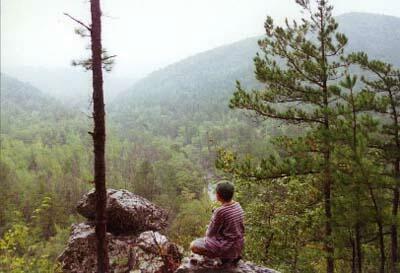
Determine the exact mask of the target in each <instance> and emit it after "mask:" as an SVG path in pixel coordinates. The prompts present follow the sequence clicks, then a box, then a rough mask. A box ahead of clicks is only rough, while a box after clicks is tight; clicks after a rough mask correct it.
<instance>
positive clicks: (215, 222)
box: [206, 209, 223, 237]
mask: <svg viewBox="0 0 400 273" xmlns="http://www.w3.org/2000/svg"><path fill="white" fill-rule="evenodd" d="M218 212H219V210H218V209H217V210H215V212H214V213H213V215H212V217H211V221H210V224H209V225H208V228H207V232H206V236H207V237H213V236H215V235H217V234H218V232H219V230H220V229H221V228H222V224H223V218H222V217H221V215H220V214H219V213H218Z"/></svg>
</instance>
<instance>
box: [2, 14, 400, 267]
mask: <svg viewBox="0 0 400 273" xmlns="http://www.w3.org/2000/svg"><path fill="white" fill-rule="evenodd" d="M337 21H338V23H339V30H340V31H343V32H344V33H345V34H346V35H347V37H348V39H349V45H348V46H347V47H346V53H351V52H353V51H365V52H366V53H367V54H368V56H369V58H370V59H380V60H383V61H387V62H390V63H391V64H393V65H394V66H395V67H400V54H399V51H398V49H399V48H400V18H397V17H391V16H384V15H375V14H364V13H349V14H344V15H341V16H339V17H337ZM262 38H264V36H260V37H255V38H250V39H246V40H243V41H239V42H237V43H234V44H231V45H226V46H223V47H219V48H216V49H213V50H210V51H206V52H203V53H200V54H197V55H195V56H192V57H189V58H187V59H185V60H183V61H181V62H178V63H175V64H172V65H170V66H168V67H166V68H163V69H160V70H158V71H155V72H153V73H151V74H150V75H149V76H147V77H145V78H143V79H141V80H139V81H137V82H136V83H134V84H133V85H132V87H131V88H129V89H128V90H126V91H125V92H124V93H122V94H120V95H119V96H117V97H116V98H115V99H114V100H112V101H110V102H106V111H107V141H106V145H107V146H106V147H107V150H106V151H107V152H106V157H107V158H106V160H107V186H108V187H110V188H113V187H114V188H125V189H128V190H130V191H132V192H135V193H137V194H139V195H142V196H144V197H146V198H148V199H149V200H151V201H153V202H155V203H156V204H159V205H161V206H163V207H164V208H166V209H167V210H168V211H169V214H170V218H169V221H170V228H169V230H168V233H169V235H170V236H171V239H173V240H175V241H176V242H177V243H179V244H181V245H183V246H184V247H186V248H187V247H188V244H189V242H190V241H191V240H192V239H194V238H195V237H197V236H202V235H203V233H204V227H205V225H206V224H207V223H208V220H209V217H210V214H211V209H212V207H213V206H215V204H214V203H213V200H210V193H211V192H212V186H213V183H214V182H215V181H217V180H218V179H220V178H228V179H233V180H234V181H235V183H236V185H237V188H238V194H237V199H238V200H239V201H240V202H241V203H242V206H243V207H244V208H245V210H246V213H247V223H246V225H247V226H246V227H247V232H248V233H247V234H248V235H247V238H246V240H247V248H246V252H245V256H246V258H248V259H251V260H254V261H256V262H258V263H261V264H266V265H269V266H271V267H274V268H276V269H280V270H282V272H310V273H311V272H323V270H324V269H325V267H324V266H325V261H324V260H323V258H324V255H325V253H324V252H323V248H324V246H323V245H322V244H321V243H320V242H322V241H324V240H325V238H323V236H322V234H323V228H321V227H322V226H323V222H324V219H325V218H324V216H323V215H322V211H323V205H322V203H321V200H322V194H321V192H320V191H319V190H318V189H319V188H318V187H320V185H319V184H318V183H319V182H318V181H317V180H318V179H316V178H315V177H306V178H304V179H303V178H302V177H295V178H294V179H289V180H285V179H282V180H279V179H278V180H268V179H263V178H262V177H261V178H260V177H257V175H259V176H260V175H264V174H265V173H264V172H263V171H270V172H276V171H277V169H279V167H280V166H281V165H279V162H280V161H279V160H280V157H281V156H282V157H283V156H285V155H290V154H291V153H293V161H290V160H289V161H290V162H289V163H291V164H292V165H290V166H291V167H292V169H291V171H293V170H296V171H298V168H299V166H301V167H304V168H306V167H309V165H307V164H308V163H309V162H305V163H304V162H302V163H301V164H302V165H300V163H299V162H300V159H301V158H304V157H306V158H307V156H308V155H306V152H305V151H304V149H305V148H304V147H306V145H311V146H312V148H316V149H317V148H319V147H318V144H315V143H317V142H315V143H314V142H313V141H314V139H309V140H307V141H308V142H306V144H304V143H300V142H296V141H293V142H290V141H289V142H284V143H283V144H282V142H281V141H282V139H281V138H278V139H277V138H275V137H277V136H278V137H299V136H305V134H306V132H308V130H309V127H308V125H306V126H293V124H286V123H285V122H283V121H282V120H273V119H270V118H268V117H267V116H263V115H256V114H254V112H249V111H247V110H246V107H245V106H246V105H244V104H240V103H239V102H242V101H241V100H239V99H237V100H236V101H235V100H233V99H232V98H234V97H233V96H234V92H235V90H236V91H238V90H237V89H236V81H237V80H238V81H240V83H241V87H242V88H243V90H251V89H255V90H263V88H264V87H265V83H261V82H260V81H258V80H257V79H256V77H255V73H254V70H255V65H254V62H253V59H254V57H255V56H256V53H257V52H259V53H260V54H261V55H262V54H263V53H262V52H261V50H260V49H259V46H258V44H257V41H258V40H259V39H262ZM366 65H367V64H366V63H364V64H363V65H359V66H357V67H356V68H355V70H354V71H357V73H360V75H358V80H360V79H361V74H363V75H367V76H368V77H371V72H370V71H369V72H365V71H363V69H362V66H364V68H365V66H366ZM50 73H51V72H50ZM258 76H259V78H260V75H258ZM46 77H48V76H47V75H46ZM88 77H89V75H88ZM371 79H374V78H373V77H371ZM26 80H27V79H23V78H19V79H15V78H12V77H9V76H7V75H4V74H1V131H0V133H1V158H0V182H1V187H0V195H1V196H2V203H3V206H2V207H1V208H0V236H1V238H2V239H1V240H0V252H1V254H2V255H1V257H0V268H1V266H2V265H3V266H7V268H13V270H14V271H11V272H53V271H56V269H55V268H56V267H57V265H56V257H57V256H58V255H59V253H60V252H61V250H62V249H63V247H64V246H65V242H66V240H67V235H68V231H69V225H70V224H71V223H72V222H74V221H75V220H76V218H78V217H79V216H78V215H77V214H76V211H75V205H76V202H77V200H78V199H79V198H80V197H81V196H82V194H83V193H85V192H86V191H87V190H88V189H90V188H92V187H93V176H92V168H93V166H92V165H93V159H92V146H91V139H90V136H89V134H88V131H90V126H91V125H90V124H91V119H90V118H91V113H89V111H78V110H76V109H77V108H76V107H75V108H74V107H68V103H60V102H59V100H60V98H61V97H58V98H57V99H58V100H56V99H54V98H53V97H51V96H49V95H48V94H45V93H44V92H42V91H40V90H38V89H37V88H35V87H33V86H32V85H31V84H29V83H26V82H23V81H26ZM38 82H40V81H38ZM41 82H43V81H41ZM133 82H134V79H132V83H133ZM125 84H126V83H124V84H122V85H125ZM357 84H361V81H359V82H357ZM43 85H45V83H43ZM350 85H351V84H350ZM51 86H57V85H56V83H54V81H53V84H52V85H51ZM345 86H346V85H345ZM73 87H74V86H73ZM347 87H348V85H347ZM352 87H354V86H352ZM52 88H53V87H52ZM74 88H75V87H74ZM79 88H81V87H80V86H78V87H76V89H79ZM341 88H343V89H346V87H341ZM369 88H370V89H371V88H372V89H373V86H372V87H371V86H370V87H369ZM64 90H65V89H64ZM346 90H347V89H346ZM75 91H76V90H75ZM75 91H74V92H75ZM86 91H87V90H83V92H86ZM239 91H240V90H239ZM346 92H349V91H346ZM346 92H345V94H347V93H346ZM357 92H361V90H358V91H357ZM57 93H58V94H60V93H62V92H55V94H57ZM241 94H242V95H243V93H241ZM64 98H65V97H64ZM346 98H348V97H346V96H344V97H342V98H341V99H338V101H342V100H345V99H346ZM396 98H397V100H398V97H396ZM231 99H232V101H230V100H231ZM364 99H365V100H367V101H368V98H364ZM364 99H363V98H360V101H361V102H362V103H363V102H364ZM361 102H360V104H361ZM290 103H291V102H290ZM290 103H289V105H290ZM381 103H382V104H384V103H385V102H381ZM382 104H379V103H377V105H376V108H379V107H381V106H382ZM229 105H230V106H231V107H232V108H240V110H232V109H230V108H229ZM85 106H87V105H85ZM346 107H348V105H347V104H346ZM361 108H362V107H361V106H360V109H361ZM79 109H85V107H82V104H80V102H79ZM304 109H306V110H307V109H309V108H304ZM341 109H342V110H343V112H342V114H343V113H346V114H347V112H346V111H347V110H348V109H347V108H345V106H343V108H341ZM379 109H381V108H379ZM253 110H254V109H253ZM362 110H363V109H361V110H360V111H362ZM369 110H370V109H369ZM375 110H376V109H375ZM371 111H372V110H371ZM376 111H377V110H376ZM381 114H382V113H374V114H373V115H376V116H379V115H381ZM290 115H292V113H289V114H288V116H290ZM343 115H345V114H343ZM382 115H383V114H382ZM338 116H339V115H338ZM290 117H292V116H290ZM338 120H341V119H340V118H338ZM360 120H362V121H361V122H360V123H362V124H361V125H359V126H360V128H361V129H360V132H359V135H360V142H361V143H362V144H364V143H366V142H368V141H369V139H368V137H367V136H366V135H368V134H367V133H368V130H369V129H368V128H375V127H373V126H372V125H373V123H374V122H372V121H370V120H369V119H367V118H366V119H365V120H364V119H362V117H360ZM346 122H348V120H347V119H344V121H343V124H342V125H343V126H342V127H339V126H338V130H337V131H335V134H338V135H341V136H343V138H340V137H338V140H337V141H338V142H340V141H342V142H340V145H343V146H344V148H343V149H337V150H335V151H334V152H332V157H333V158H334V160H336V161H334V163H333V164H334V166H335V168H337V169H338V170H339V168H344V169H346V167H348V168H349V169H350V168H352V167H354V162H353V161H352V160H351V158H352V157H351V154H352V153H351V151H352V149H351V148H349V146H346V145H347V143H348V142H349V137H350V136H349V134H350V132H351V128H350V127H346V126H349V124H348V123H346ZM365 124H367V125H368V126H371V127H368V128H367V127H362V126H364V125H365ZM345 125H346V126H345ZM367 125H366V126H367ZM357 126H358V125H357ZM357 126H356V127H357ZM357 128H359V127H357ZM374 130H375V131H374ZM374 130H372V129H371V133H372V132H374V133H375V134H378V133H377V129H376V128H375V129H374ZM388 130H389V131H390V128H389V129H388ZM365 132H367V133H365ZM319 133H320V135H323V133H321V132H319ZM390 133H391V131H390V132H389V135H390ZM320 135H318V136H317V137H320ZM378 135H379V134H378ZM386 138H389V137H388V135H385V139H386ZM286 140H287V139H286ZM286 140H285V141H286ZM350 142H351V141H350ZM277 143H278V144H279V145H277ZM293 143H294V144H297V146H296V145H295V146H296V147H293V146H291V145H294V144H293ZM343 143H344V144H343ZM304 145H305V146H304ZM313 145H314V146H313ZM288 147H289V148H288ZM307 147H308V146H307ZM341 147H342V146H341ZM392 148H393V147H392ZM301 149H303V150H301ZM357 149H359V153H360V155H362V159H361V161H362V162H363V164H364V165H362V166H363V169H362V170H363V171H365V172H366V173H367V174H368V179H371V181H378V183H377V184H367V183H366V182H365V180H363V179H364V178H365V176H363V175H364V174H365V173H362V171H360V169H357V168H358V167H357V168H356V167H354V170H352V172H351V173H348V172H345V171H343V172H341V171H338V172H335V175H336V178H335V179H337V181H340V183H337V184H335V188H334V190H335V197H337V199H336V200H339V201H338V202H337V203H334V210H336V211H339V212H340V213H338V215H339V214H340V216H338V217H337V218H335V219H334V222H335V223H334V224H335V227H337V226H339V227H340V228H338V229H337V230H338V232H337V233H334V235H333V236H332V237H333V238H334V240H335V245H336V246H337V250H336V253H335V255H336V256H335V259H336V263H337V266H338V268H339V269H338V271H337V272H355V273H361V272H371V273H375V272H379V271H378V267H379V266H381V267H382V264H383V267H384V268H386V269H384V270H386V271H380V272H381V273H384V272H389V271H387V270H389V269H388V268H390V265H389V262H390V250H389V245H390V237H389V233H390V227H391V225H393V223H398V219H393V217H392V214H391V213H392V212H391V207H390V204H391V202H392V199H391V198H392V195H391V194H392V192H391V190H390V189H388V188H390V187H392V185H393V181H392V180H391V178H390V177H389V178H387V177H385V178H383V179H381V178H379V177H380V176H379V175H380V174H379V172H384V171H386V170H385V168H384V167H382V168H380V167H379V166H381V165H379V164H381V162H385V163H382V164H387V166H389V165H390V164H391V162H392V161H390V160H391V157H390V156H393V155H392V154H391V153H390V152H388V153H387V154H385V155H387V156H386V157H385V156H382V157H380V158H379V160H376V158H371V157H370V156H371V154H374V153H376V154H379V155H381V154H380V152H377V151H375V150H374V151H370V150H368V149H367V148H366V147H365V146H363V147H361V148H357ZM299 150H301V151H300V155H299V154H298V152H299ZM366 150H368V151H366ZM389 150H390V149H389ZM392 150H393V149H392ZM393 151H395V148H394V150H393ZM296 153H297V154H296ZM367 155H368V156H367ZM275 157H276V158H275ZM299 158H300V159H299ZM310 158H312V157H311V156H310ZM341 159H343V161H341ZM216 160H217V161H216ZM257 160H261V163H260V164H259V165H257V163H255V162H258V161H257ZM263 160H264V161H263ZM268 160H272V161H268ZM273 160H277V161H276V162H275V163H276V166H275V167H274V166H272V167H271V165H268V164H269V163H271V162H272V163H274V161H273ZM296 160H297V161H296ZM364 160H365V161H364ZM374 160H376V161H374ZM378 161H379V164H378V163H376V162H378ZM285 163H288V162H286V161H285ZM289 163H288V164H289ZM295 163H298V165H297V167H296V164H295ZM375 163H376V164H375ZM272 165H273V164H272ZM378 165H379V166H378ZM285 166H286V165H285ZM357 166H359V165H357ZM286 167H287V166H286ZM375 167H376V168H375ZM340 170H342V169H340ZM346 170H347V169H346ZM286 174H287V173H283V174H282V177H284V176H285V175H286ZM246 175H247V177H246ZM352 177H354V179H352ZM360 177H361V178H360ZM353 181H357V183H358V184H357V183H353ZM360 181H361V182H360ZM364 182H365V183H364ZM349 185H350V186H349ZM371 185H372V186H371ZM348 186H349V187H348ZM336 190H337V191H336ZM371 198H372V201H371ZM387 204H389V205H387ZM349 207H353V208H358V210H357V211H355V210H351V211H349V210H348V208H349ZM358 213H359V214H358ZM354 219H356V220H357V219H360V220H359V221H356V220H354ZM396 221H397V222H396ZM355 226H357V228H355ZM335 230H336V229H335ZM356 233H357V234H358V235H357V236H359V237H357V238H356V235H355V234H356ZM260 238H261V239H260ZM379 239H382V240H381V241H379ZM356 244H359V246H360V247H359V248H358V249H357V248H356V246H355V245H356ZM16 249H17V250H16ZM352 251H353V252H352ZM356 252H357V253H358V254H355V253H356ZM359 253H362V254H361V255H362V258H360V256H357V255H359ZM352 259H353V260H352ZM357 259H358V260H357ZM360 259H362V262H361V261H360ZM382 260H383V261H382ZM357 262H359V263H362V265H361V267H362V269H364V270H363V271H356V269H354V268H356V263H357ZM18 270H19V271H18ZM0 272H1V270H0Z"/></svg>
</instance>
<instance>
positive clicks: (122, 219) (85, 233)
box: [58, 189, 278, 273]
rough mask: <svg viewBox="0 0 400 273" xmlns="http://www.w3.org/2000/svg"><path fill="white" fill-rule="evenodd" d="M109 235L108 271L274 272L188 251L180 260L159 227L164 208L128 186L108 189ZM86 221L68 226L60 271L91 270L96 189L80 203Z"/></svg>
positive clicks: (93, 269) (163, 223) (162, 223)
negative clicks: (229, 264)
mask: <svg viewBox="0 0 400 273" xmlns="http://www.w3.org/2000/svg"><path fill="white" fill-rule="evenodd" d="M107 202H108V203H107V231H108V233H107V240H108V249H109V258H110V273H278V272H277V271H274V270H272V269H268V268H264V267H260V266H257V265H255V264H252V263H249V262H242V261H241V262H239V264H238V265H237V266H236V267H234V268H225V267H222V266H221V265H220V264H219V262H220V261H219V260H218V259H206V258H204V257H202V256H199V255H192V256H190V257H186V258H184V259H183V260H182V257H183V255H182V252H183V250H182V248H181V247H179V246H177V245H176V244H174V243H172V242H170V241H169V240H168V238H167V237H166V236H164V235H162V234H161V233H159V231H162V230H163V229H164V228H165V227H166V226H167V218H168V216H167V213H166V211H165V210H163V209H162V208H160V207H158V206H156V205H154V204H153V203H151V202H150V201H148V200H147V199H145V198H143V197H140V196H138V195H136V194H133V193H131V192H129V191H127V190H114V189H108V190H107ZM77 209H78V212H79V213H80V214H81V215H83V216H84V217H86V218H87V219H88V222H87V223H80V224H74V225H72V229H71V235H70V238H69V240H68V245H67V247H66V249H65V250H64V251H63V253H62V254H61V255H60V256H59V258H58V261H59V263H60V265H61V270H62V271H63V272H64V273H95V272H96V269H97V266H96V265H97V258H96V252H97V251H96V248H97V247H96V235H95V229H94V221H93V220H94V219H95V194H94V190H92V191H90V192H88V193H87V194H85V195H84V196H83V198H82V200H81V201H79V203H78V207H77Z"/></svg>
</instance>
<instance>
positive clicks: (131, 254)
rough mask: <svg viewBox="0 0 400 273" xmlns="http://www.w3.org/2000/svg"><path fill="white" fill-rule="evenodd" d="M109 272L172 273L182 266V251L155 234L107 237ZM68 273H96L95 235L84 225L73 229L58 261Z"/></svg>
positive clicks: (78, 225)
mask: <svg viewBox="0 0 400 273" xmlns="http://www.w3.org/2000/svg"><path fill="white" fill-rule="evenodd" d="M107 239H108V242H109V245H108V249H109V257H110V268H111V272H113V273H122V272H124V273H125V272H130V273H142V272H146V273H160V272H163V273H164V272H165V273H172V272H174V270H175V269H176V268H177V267H178V266H179V265H180V262H181V258H182V254H181V250H180V248H179V247H178V246H177V245H175V244H174V243H171V242H170V241H169V240H168V239H167V238H166V237H165V236H164V235H162V234H160V233H158V232H156V231H145V232H142V233H140V234H139V235H137V236H136V235H125V236H124V235H113V234H111V233H108V234H107ZM58 260H59V262H60V264H61V269H62V271H63V272H68V273H83V272H85V273H95V272H96V269H97V268H96V264H97V261H96V235H95V232H94V227H93V226H91V225H88V224H85V223H81V224H76V225H73V226H72V231H71V236H70V238H69V240H68V246H67V248H66V249H65V250H64V252H63V253H62V254H61V255H60V257H59V259H58Z"/></svg>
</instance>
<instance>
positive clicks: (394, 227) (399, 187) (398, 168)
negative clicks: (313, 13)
mask: <svg viewBox="0 0 400 273" xmlns="http://www.w3.org/2000/svg"><path fill="white" fill-rule="evenodd" d="M350 59H351V60H352V61H354V62H356V63H358V64H359V65H360V66H361V67H362V68H364V69H365V70H366V71H367V72H368V77H363V79H362V80H363V82H364V84H365V85H366V89H367V90H368V91H370V92H373V93H374V94H376V97H377V102H376V105H375V109H374V110H375V112H376V113H377V114H378V115H379V117H381V123H382V127H381V129H380V134H379V136H378V137H377V138H375V141H374V143H373V145H372V146H373V147H374V148H376V149H378V150H379V151H381V159H382V160H383V162H384V164H385V165H387V166H390V167H389V170H386V171H385V172H384V173H383V175H386V176H388V177H390V178H391V183H390V184H389V185H388V187H389V188H390V189H391V190H392V200H391V203H392V210H391V214H392V215H391V216H392V217H391V218H392V219H391V221H390V237H391V251H390V252H391V270H392V272H398V270H399V247H398V240H399V232H398V226H399V216H398V211H399V202H400V201H399V199H400V70H399V69H396V68H394V67H393V66H392V65H390V64H387V63H385V62H382V61H379V60H369V59H368V56H367V55H366V54H365V53H357V54H352V55H351V58H350ZM386 169H388V168H386Z"/></svg>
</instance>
